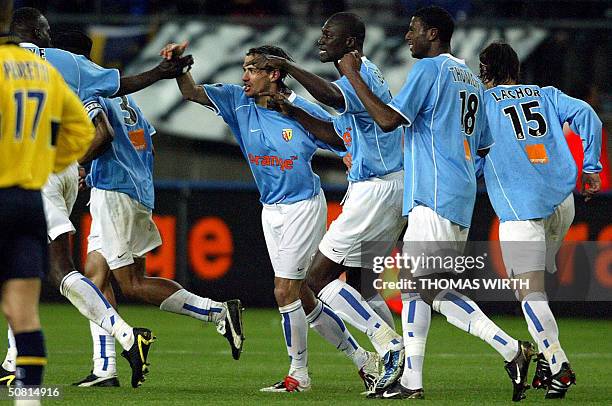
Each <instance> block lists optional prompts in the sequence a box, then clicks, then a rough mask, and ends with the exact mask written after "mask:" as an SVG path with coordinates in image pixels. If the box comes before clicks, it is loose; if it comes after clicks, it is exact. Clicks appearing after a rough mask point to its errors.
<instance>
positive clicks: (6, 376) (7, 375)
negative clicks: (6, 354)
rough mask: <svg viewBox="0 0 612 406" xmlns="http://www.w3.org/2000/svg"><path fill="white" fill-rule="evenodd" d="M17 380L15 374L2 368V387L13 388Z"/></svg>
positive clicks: (0, 380) (0, 373)
mask: <svg viewBox="0 0 612 406" xmlns="http://www.w3.org/2000/svg"><path fill="white" fill-rule="evenodd" d="M14 380H15V372H14V371H12V372H11V371H7V370H6V369H4V367H2V366H0V385H6V386H11V385H12V384H13V381H14Z"/></svg>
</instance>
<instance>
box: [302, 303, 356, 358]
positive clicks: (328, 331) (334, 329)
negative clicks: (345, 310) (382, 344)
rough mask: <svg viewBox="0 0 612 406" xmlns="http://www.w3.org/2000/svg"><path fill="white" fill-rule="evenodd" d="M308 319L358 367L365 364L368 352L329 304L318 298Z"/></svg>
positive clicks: (322, 335)
mask: <svg viewBox="0 0 612 406" xmlns="http://www.w3.org/2000/svg"><path fill="white" fill-rule="evenodd" d="M306 321H307V322H308V323H309V324H310V328H312V329H314V330H315V331H316V332H317V333H319V335H320V336H321V337H323V338H324V339H325V340H327V342H328V343H330V344H331V345H333V346H334V347H336V349H338V350H340V351H342V352H343V353H344V354H345V355H346V356H347V357H349V358H350V359H351V360H352V361H353V363H354V364H355V366H356V367H357V369H361V368H362V367H363V366H364V365H365V363H366V361H367V359H368V354H367V352H366V351H365V350H364V349H363V348H361V347H360V346H359V344H357V341H355V339H354V338H353V336H352V335H351V333H350V331H348V329H347V328H346V325H345V324H344V322H343V321H342V319H341V318H340V317H339V316H338V315H337V314H335V313H334V311H333V310H332V309H331V308H330V307H329V306H327V305H325V304H323V302H321V301H320V300H317V305H316V306H315V308H314V310H313V311H312V312H311V313H310V314H307V315H306Z"/></svg>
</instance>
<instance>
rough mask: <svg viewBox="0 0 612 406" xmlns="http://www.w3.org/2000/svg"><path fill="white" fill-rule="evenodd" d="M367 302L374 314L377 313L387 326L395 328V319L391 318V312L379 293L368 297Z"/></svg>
mask: <svg viewBox="0 0 612 406" xmlns="http://www.w3.org/2000/svg"><path fill="white" fill-rule="evenodd" d="M367 302H368V304H369V305H370V307H371V308H372V310H374V311H375V312H376V314H378V315H379V316H380V318H381V319H383V320H384V321H385V323H387V325H388V326H389V327H391V328H392V329H393V330H395V321H394V320H393V314H392V313H391V310H390V309H389V306H387V302H385V299H384V298H383V297H382V296H381V294H380V293H377V294H376V295H374V296H372V297H371V298H369V299H368V300H367Z"/></svg>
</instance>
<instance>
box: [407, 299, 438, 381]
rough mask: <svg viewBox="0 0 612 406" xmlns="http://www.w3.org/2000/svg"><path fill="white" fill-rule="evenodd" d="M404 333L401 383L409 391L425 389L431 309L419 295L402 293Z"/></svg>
mask: <svg viewBox="0 0 612 406" xmlns="http://www.w3.org/2000/svg"><path fill="white" fill-rule="evenodd" d="M402 304H403V308H402V331H403V335H404V348H405V351H406V362H405V363H404V372H403V374H402V378H401V381H400V383H401V384H402V386H403V387H405V388H408V389H422V388H423V361H424V360H425V344H426V343H427V333H429V325H430V323H431V307H430V306H429V305H428V304H427V303H425V302H424V301H423V299H421V295H419V294H418V293H402Z"/></svg>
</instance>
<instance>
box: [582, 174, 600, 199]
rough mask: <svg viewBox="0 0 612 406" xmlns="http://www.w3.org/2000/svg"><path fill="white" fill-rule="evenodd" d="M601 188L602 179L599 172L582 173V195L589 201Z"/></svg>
mask: <svg viewBox="0 0 612 406" xmlns="http://www.w3.org/2000/svg"><path fill="white" fill-rule="evenodd" d="M600 189H601V179H600V177H599V174H598V173H585V172H583V173H582V196H584V201H585V202H588V201H589V200H591V197H593V195H594V194H595V193H597V192H599V190H600Z"/></svg>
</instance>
